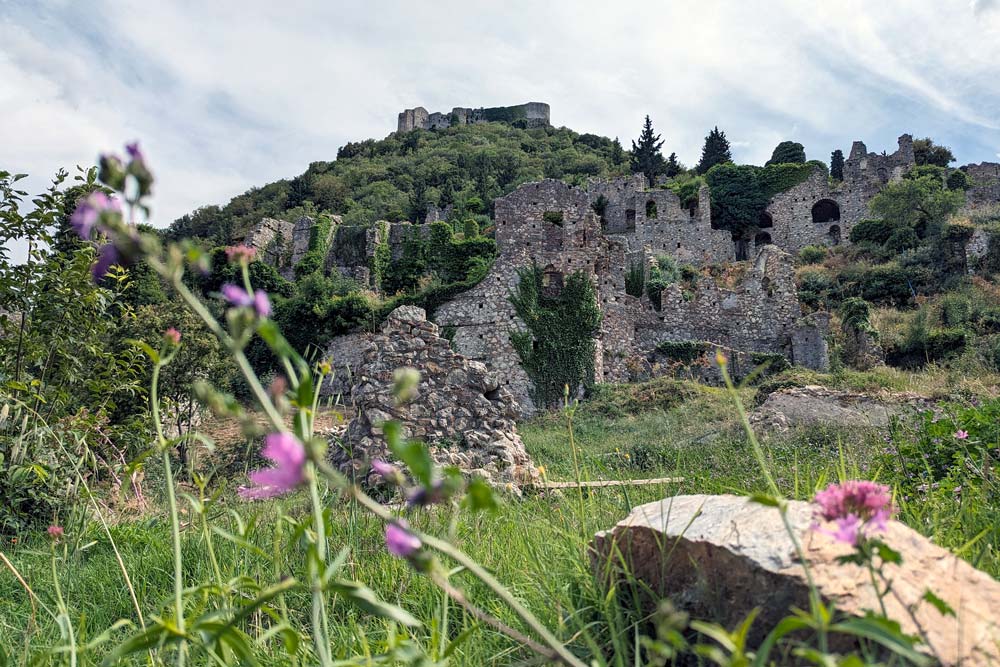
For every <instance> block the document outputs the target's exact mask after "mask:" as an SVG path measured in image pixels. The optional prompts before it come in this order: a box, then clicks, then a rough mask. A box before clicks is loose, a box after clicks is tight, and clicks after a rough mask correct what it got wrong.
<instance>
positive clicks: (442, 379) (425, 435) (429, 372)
mask: <svg viewBox="0 0 1000 667" xmlns="http://www.w3.org/2000/svg"><path fill="white" fill-rule="evenodd" d="M364 344H365V349H364V352H363V361H362V363H361V365H360V367H359V368H358V371H357V374H356V377H355V384H354V387H353V388H352V390H351V396H352V399H353V402H354V404H355V407H356V409H357V416H356V417H355V418H354V419H353V420H351V423H350V425H349V426H348V429H347V437H346V438H345V441H346V442H345V443H344V447H342V448H340V447H339V448H335V452H334V460H335V462H336V463H337V464H338V465H339V466H340V468H341V469H342V470H343V471H345V472H347V473H350V474H364V473H366V472H367V468H368V463H367V462H368V461H370V460H371V459H374V458H381V459H387V460H390V459H391V458H392V457H391V455H390V454H389V453H388V449H387V446H386V443H385V440H384V439H383V437H382V429H381V424H382V422H384V421H386V420H390V419H393V420H397V421H399V422H400V423H401V424H402V426H403V430H404V432H405V433H406V434H407V435H408V436H409V437H413V438H418V439H420V440H423V441H424V442H426V443H428V445H429V449H430V452H431V456H432V457H433V458H434V460H435V461H436V462H437V463H438V464H440V465H454V466H458V467H459V468H461V469H462V470H464V471H467V472H469V473H470V474H474V475H479V476H482V477H484V478H485V479H486V480H487V481H489V482H491V483H492V484H494V485H500V486H506V485H507V484H511V485H513V486H514V487H519V486H520V485H523V484H529V483H532V482H533V481H535V480H536V479H537V477H538V473H537V471H536V469H535V466H534V465H533V464H532V462H531V458H530V457H529V456H528V453H527V452H526V451H525V449H524V444H523V443H522V442H521V438H520V436H519V435H518V434H517V429H516V427H515V424H514V419H515V418H516V417H517V415H518V411H519V408H518V405H517V403H516V402H515V401H514V399H513V397H512V396H511V394H510V392H508V391H507V389H506V388H505V387H503V386H501V384H500V382H499V380H498V379H497V378H496V377H495V376H494V375H492V374H491V373H489V372H488V371H487V369H486V366H485V365H484V364H483V363H481V362H478V361H470V360H468V359H466V358H465V357H463V356H462V355H460V354H458V353H456V352H454V351H453V350H452V349H451V345H450V343H449V342H448V340H447V339H446V338H443V337H441V336H440V335H439V333H438V327H437V325H435V324H434V323H432V322H428V321H427V316H426V313H425V312H424V310H423V309H422V308H417V307H415V306H400V307H399V308H397V309H396V310H394V311H392V313H390V314H389V317H388V318H387V319H386V321H385V324H384V325H383V327H382V332H381V333H380V334H377V335H375V336H372V337H370V338H368V339H366V340H365V341H364ZM404 367H412V368H416V369H417V370H418V371H419V372H420V385H419V387H418V390H417V395H416V397H415V398H414V399H413V400H411V401H410V402H409V403H407V404H406V405H402V406H400V405H396V402H395V398H394V396H393V393H392V387H393V374H394V373H395V371H396V369H398V368H404Z"/></svg>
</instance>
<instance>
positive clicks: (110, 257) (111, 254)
mask: <svg viewBox="0 0 1000 667" xmlns="http://www.w3.org/2000/svg"><path fill="white" fill-rule="evenodd" d="M119 263H121V255H119V254H118V249H117V248H116V247H115V246H114V244H112V243H108V244H106V245H103V246H101V249H100V250H98V251H97V261H96V262H94V266H93V268H92V269H91V274H92V275H93V277H94V282H95V283H96V282H99V281H100V280H101V278H103V277H104V276H106V275H108V270H109V269H110V268H111V266H112V265H113V264H119Z"/></svg>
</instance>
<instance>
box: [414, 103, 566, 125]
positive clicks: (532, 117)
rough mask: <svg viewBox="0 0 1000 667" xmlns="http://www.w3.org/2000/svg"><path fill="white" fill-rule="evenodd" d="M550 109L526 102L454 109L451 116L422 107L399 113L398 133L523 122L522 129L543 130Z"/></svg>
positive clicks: (544, 104) (547, 122)
mask: <svg viewBox="0 0 1000 667" xmlns="http://www.w3.org/2000/svg"><path fill="white" fill-rule="evenodd" d="M549 116H550V108H549V105H548V104H546V103H545V102H527V103H525V104H519V105H516V106H510V107H494V108H479V109H472V108H468V107H455V108H454V109H452V110H451V112H450V113H444V112H439V111H435V112H430V113H429V112H428V111H427V109H425V108H423V107H415V108H413V109H404V110H403V111H401V112H400V113H399V118H398V120H397V124H396V131H397V132H409V131H410V130H415V129H423V130H437V129H443V128H448V127H451V126H452V125H474V124H476V123H489V122H492V121H500V122H512V119H513V121H518V120H523V121H524V126H525V127H544V126H546V125H548V124H549Z"/></svg>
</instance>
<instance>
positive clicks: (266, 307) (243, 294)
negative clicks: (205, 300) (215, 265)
mask: <svg viewBox="0 0 1000 667" xmlns="http://www.w3.org/2000/svg"><path fill="white" fill-rule="evenodd" d="M222 296H224V297H225V298H226V301H228V302H229V304H230V305H232V306H236V307H237V308H249V307H253V309H254V310H255V311H257V315H259V316H260V317H267V316H268V315H270V314H271V301H270V300H269V299H268V298H267V292H265V291H264V290H257V291H255V292H254V293H253V294H250V293H249V292H247V291H246V290H245V289H243V288H242V287H239V286H237V285H233V284H232V283H226V284H225V285H223V286H222Z"/></svg>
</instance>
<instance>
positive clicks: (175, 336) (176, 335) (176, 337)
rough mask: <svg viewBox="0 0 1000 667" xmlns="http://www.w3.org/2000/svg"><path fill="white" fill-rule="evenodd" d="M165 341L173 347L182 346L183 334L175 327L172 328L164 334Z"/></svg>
mask: <svg viewBox="0 0 1000 667" xmlns="http://www.w3.org/2000/svg"><path fill="white" fill-rule="evenodd" d="M163 340H165V341H166V342H168V343H170V344H172V345H180V344H181V332H180V331H178V330H177V329H175V328H173V327H170V328H169V329H167V330H166V331H164V332H163Z"/></svg>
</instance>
